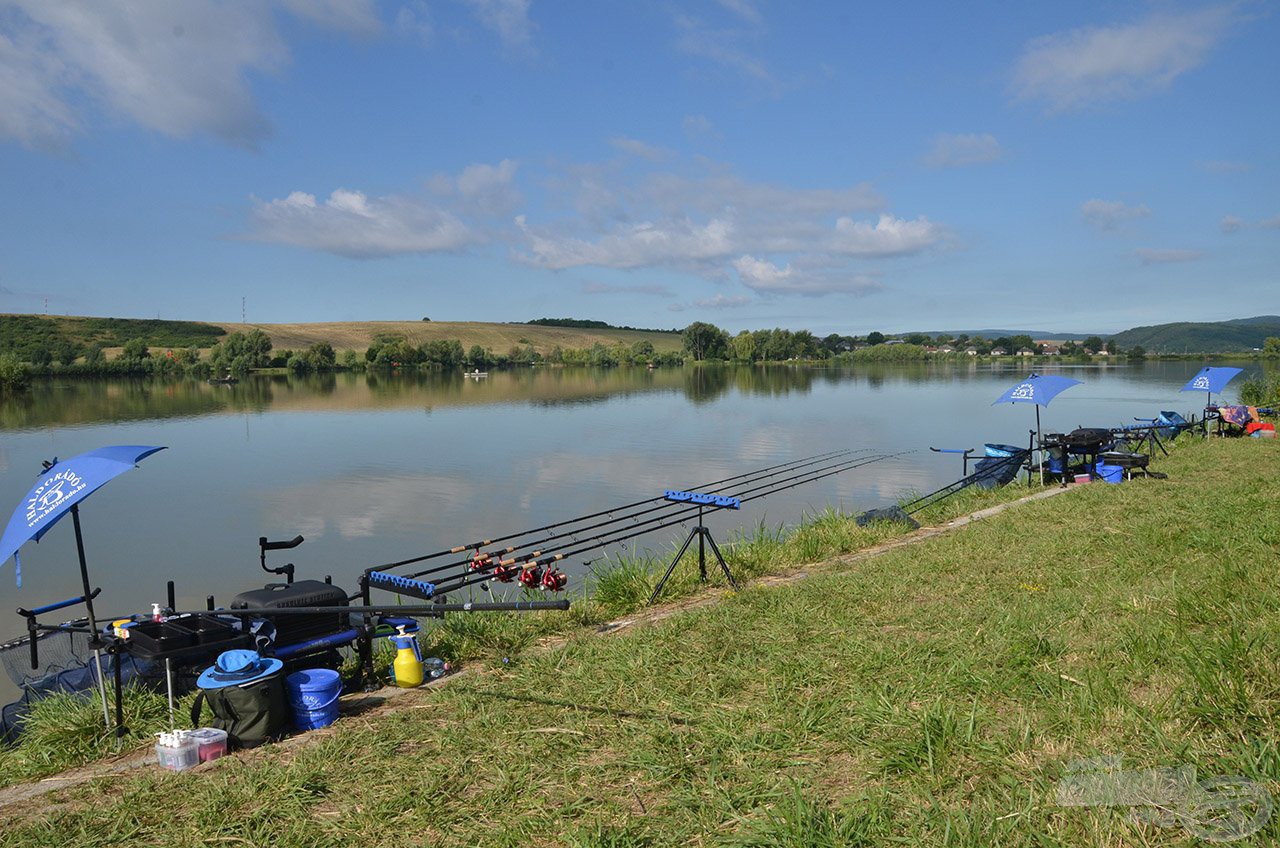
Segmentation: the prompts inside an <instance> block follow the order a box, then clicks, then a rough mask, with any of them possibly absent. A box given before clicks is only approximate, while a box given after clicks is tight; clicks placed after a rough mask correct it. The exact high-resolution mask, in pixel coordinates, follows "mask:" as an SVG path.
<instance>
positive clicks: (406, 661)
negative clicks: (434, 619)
mask: <svg viewBox="0 0 1280 848" xmlns="http://www.w3.org/2000/svg"><path fill="white" fill-rule="evenodd" d="M404 628H405V626H404V625H403V624H401V625H398V626H397V627H396V630H397V631H398V632H397V633H396V634H395V635H394V636H391V637H389V638H390V639H391V644H393V645H395V648H396V658H395V661H394V662H393V663H392V664H391V673H392V674H393V675H394V676H395V679H396V685H397V686H399V687H401V688H402V689H412V688H414V687H415V686H421V685H422V653H421V651H420V650H419V649H418V637H417V635H416V634H413V633H405V632H404Z"/></svg>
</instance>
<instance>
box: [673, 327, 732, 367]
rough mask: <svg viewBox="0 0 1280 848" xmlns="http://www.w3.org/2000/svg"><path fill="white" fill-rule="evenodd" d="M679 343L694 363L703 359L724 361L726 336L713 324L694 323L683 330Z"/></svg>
mask: <svg viewBox="0 0 1280 848" xmlns="http://www.w3.org/2000/svg"><path fill="white" fill-rule="evenodd" d="M681 341H682V342H683V344H684V349H685V350H686V351H687V352H688V353H689V354H690V355H691V356H692V357H693V359H694V361H695V362H699V361H701V360H704V359H724V358H725V356H726V355H727V354H728V348H729V337H728V334H727V333H725V331H724V330H722V329H720V328H719V327H717V326H716V325H715V324H706V323H704V322H702V321H694V322H693V323H692V324H690V325H689V326H687V327H685V328H684V332H683V333H682V337H681Z"/></svg>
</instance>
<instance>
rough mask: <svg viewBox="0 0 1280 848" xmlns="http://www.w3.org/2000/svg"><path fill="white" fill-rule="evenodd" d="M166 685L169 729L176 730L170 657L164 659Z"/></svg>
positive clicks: (171, 661)
mask: <svg viewBox="0 0 1280 848" xmlns="http://www.w3.org/2000/svg"><path fill="white" fill-rule="evenodd" d="M164 684H165V688H166V689H168V690H169V729H170V730H174V729H175V724H174V719H173V660H171V659H169V658H168V657H165V658H164Z"/></svg>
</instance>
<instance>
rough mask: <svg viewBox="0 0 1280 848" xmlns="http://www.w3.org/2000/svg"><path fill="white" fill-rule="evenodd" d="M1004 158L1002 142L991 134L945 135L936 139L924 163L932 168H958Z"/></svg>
mask: <svg viewBox="0 0 1280 848" xmlns="http://www.w3.org/2000/svg"><path fill="white" fill-rule="evenodd" d="M1003 156H1004V151H1003V150H1001V149H1000V142H999V141H997V140H996V137H995V136H993V135H991V134H990V133H984V134H982V135H978V134H977V133H967V134H960V135H946V134H944V135H940V136H938V137H937V138H936V139H934V141H933V150H931V151H929V153H928V154H926V155H925V157H924V161H925V164H927V165H928V166H929V167H931V168H957V167H962V166H965V165H985V164H987V163H988V162H997V161H999V160H1000V159H1001V158H1003Z"/></svg>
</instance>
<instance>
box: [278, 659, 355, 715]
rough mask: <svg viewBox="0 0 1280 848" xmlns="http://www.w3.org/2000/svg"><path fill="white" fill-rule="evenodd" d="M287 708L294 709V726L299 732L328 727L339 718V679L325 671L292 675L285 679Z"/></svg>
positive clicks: (336, 673) (297, 672)
mask: <svg viewBox="0 0 1280 848" xmlns="http://www.w3.org/2000/svg"><path fill="white" fill-rule="evenodd" d="M285 690H286V691H287V692H288V694H289V706H291V707H292V708H293V724H294V726H295V727H297V728H298V729H299V730H315V729H316V728H318V727H328V726H329V725H331V724H333V723H334V722H335V721H336V720H337V718H338V696H339V695H341V694H342V676H341V675H339V674H338V672H336V671H333V670H332V669H328V668H308V669H303V670H302V671H295V672H294V673H293V674H291V675H289V676H288V677H286V678H285Z"/></svg>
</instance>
